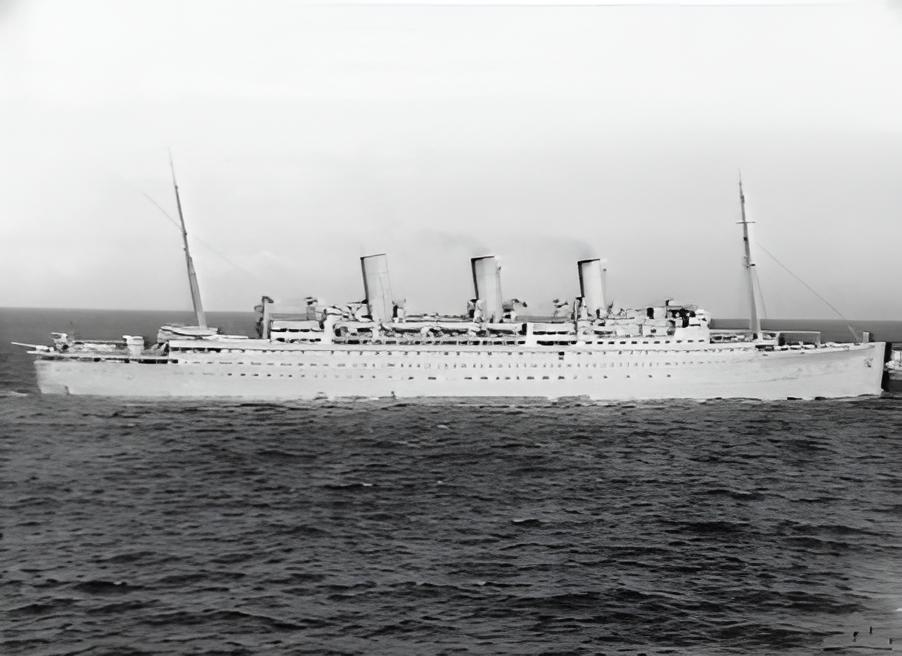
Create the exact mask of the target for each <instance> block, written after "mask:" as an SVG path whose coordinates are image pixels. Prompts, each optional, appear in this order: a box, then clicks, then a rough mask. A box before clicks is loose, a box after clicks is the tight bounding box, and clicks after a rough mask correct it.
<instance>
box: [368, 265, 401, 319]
mask: <svg viewBox="0 0 902 656" xmlns="http://www.w3.org/2000/svg"><path fill="white" fill-rule="evenodd" d="M360 268H361V269H362V271H363V293H364V294H365V295H366V305H367V308H368V309H369V312H370V316H371V317H372V318H373V321H391V319H392V316H393V315H394V309H395V307H394V300H393V298H392V295H391V282H390V281H389V279H388V256H386V255H385V253H380V254H378V255H365V256H364V257H361V258H360Z"/></svg>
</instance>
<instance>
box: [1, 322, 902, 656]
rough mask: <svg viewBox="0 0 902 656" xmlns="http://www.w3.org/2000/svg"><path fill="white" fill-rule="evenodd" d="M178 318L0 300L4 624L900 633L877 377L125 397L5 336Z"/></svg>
mask: <svg viewBox="0 0 902 656" xmlns="http://www.w3.org/2000/svg"><path fill="white" fill-rule="evenodd" d="M180 318H181V319H183V320H189V319H190V317H189V316H184V315H183V316H179V315H177V314H171V313H122V312H118V313H117V312H107V313H102V312H101V313H97V312H89V311H54V310H40V311H38V310H0V530H2V538H0V653H2V654H92V655H94V654H173V655H174V654H639V653H645V654H699V655H708V654H711V655H714V654H812V653H840V654H846V653H848V654H869V653H875V654H876V653H886V652H891V651H902V397H899V396H897V395H896V394H893V393H890V394H886V395H884V396H883V397H882V398H866V399H851V400H841V401H812V402H803V401H793V402H791V401H787V402H780V403H759V402H751V401H711V402H704V403H697V402H679V401H674V402H655V403H622V404H613V405H603V404H592V403H583V402H576V401H571V402H561V403H554V402H547V401H544V402H526V401H518V402H512V401H498V402H493V403H476V402H447V401H445V402H440V403H439V402H432V403H405V402H388V401H385V402H372V401H368V402H347V403H335V402H318V403H306V404H301V403H298V404H259V403H256V404H249V403H236V402H230V403H209V402H204V403H198V402H157V403H135V402H129V401H123V400H111V399H92V398H83V397H82V398H79V397H42V396H40V395H39V394H38V393H37V390H36V389H35V386H34V374H33V370H32V364H31V361H30V358H29V357H28V356H27V355H25V354H24V353H23V351H22V349H18V348H16V347H12V346H10V345H9V343H8V342H9V340H11V339H15V340H18V341H25V342H32V341H35V342H37V341H40V342H44V341H45V340H46V333H47V332H49V331H50V330H67V329H68V330H70V331H71V330H73V329H74V330H75V331H76V332H77V333H78V334H79V335H80V336H83V337H90V336H98V337H117V336H119V335H121V334H123V333H142V332H143V333H144V334H147V335H148V336H149V335H152V334H153V333H155V331H156V327H157V326H158V325H159V324H160V323H163V322H165V321H173V320H177V319H180ZM214 319H215V320H216V322H217V323H219V325H222V326H223V327H225V328H227V329H228V330H230V331H236V332H238V331H243V332H246V331H248V329H250V328H251V327H252V323H253V317H252V315H249V314H244V313H236V314H222V315H214ZM793 327H795V326H793ZM803 327H811V326H808V325H806V326H803ZM820 327H822V328H824V329H825V330H827V331H828V332H829V331H830V330H836V331H837V332H842V331H841V330H840V328H842V326H837V325H835V324H830V325H827V324H824V325H822V326H820ZM866 327H870V328H871V329H872V330H874V331H875V332H876V333H877V337H878V338H879V337H883V338H884V339H895V338H896V336H899V337H902V330H900V327H902V324H897V323H893V324H889V323H887V324H881V325H876V324H875V325H873V326H866ZM842 330H844V329H842ZM881 331H883V334H882V335H881ZM835 338H839V337H835ZM856 632H857V633H856ZM891 640H892V642H891Z"/></svg>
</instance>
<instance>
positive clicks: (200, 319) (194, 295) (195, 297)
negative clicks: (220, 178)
mask: <svg viewBox="0 0 902 656" xmlns="http://www.w3.org/2000/svg"><path fill="white" fill-rule="evenodd" d="M169 168H170V170H171V171H172V186H173V188H174V189H175V204H176V206H177V207H178V210H179V224H180V225H181V229H182V243H183V244H184V246H185V264H186V265H187V267H188V285H189V287H190V288H191V303H192V305H193V306H194V314H195V316H196V317H197V325H198V326H199V327H201V328H206V327H207V315H206V314H205V313H204V304H203V302H202V301H201V298H200V287H199V286H198V284H197V272H196V271H195V270H194V260H192V259H191V250H190V249H189V248H188V231H187V230H186V229H185V217H184V215H183V214H182V199H181V198H180V197H179V185H178V182H176V180H175V165H174V164H173V163H172V155H171V154H170V156H169Z"/></svg>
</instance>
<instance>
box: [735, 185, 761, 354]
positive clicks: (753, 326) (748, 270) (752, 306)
mask: <svg viewBox="0 0 902 656" xmlns="http://www.w3.org/2000/svg"><path fill="white" fill-rule="evenodd" d="M739 208H740V210H741V213H742V214H741V216H742V220H741V221H740V222H739V223H740V224H741V225H742V246H743V248H744V249H745V261H744V264H745V274H746V279H747V282H748V290H749V330H751V331H752V333H754V337H755V339H758V338H759V337H761V319H760V318H759V317H758V304H757V302H756V300H755V263H754V262H753V261H752V247H751V243H750V242H749V221H748V219H746V216H745V193H744V192H743V190H742V177H740V178H739Z"/></svg>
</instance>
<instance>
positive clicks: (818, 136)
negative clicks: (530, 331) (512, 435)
mask: <svg viewBox="0 0 902 656" xmlns="http://www.w3.org/2000/svg"><path fill="white" fill-rule="evenodd" d="M473 4H474V3H472V2H465V3H461V4H457V5H448V4H438V3H434V4H432V5H427V4H426V3H422V2H420V3H417V2H414V1H413V0H408V1H407V2H402V3H395V4H391V5H386V4H381V5H380V4H379V3H377V2H362V3H357V4H355V5H344V6H334V5H332V6H324V5H315V4H310V3H307V4H305V3H298V2H234V1H223V0H218V1H213V0H211V1H208V2H201V1H195V2H175V1H160V0H154V1H153V2H149V1H148V2H128V3H125V2H112V1H110V2H92V1H86V0H81V1H79V2H70V1H59V2H43V1H41V0H36V1H28V2H25V1H22V2H15V1H13V2H10V1H9V0H6V1H4V0H0V119H2V120H0V130H2V138H0V306H34V307H98V308H148V309H156V308H160V309H170V308H171V309H179V308H188V307H190V296H189V293H188V285H187V282H186V279H185V274H184V261H183V259H182V252H181V244H180V238H179V234H178V232H177V230H176V229H175V228H174V227H173V225H172V224H171V223H170V222H169V220H168V219H167V218H166V217H165V216H164V215H163V214H162V213H161V211H160V210H159V209H158V208H157V207H155V206H154V205H153V204H152V203H151V202H150V201H149V200H148V199H147V198H146V197H145V194H147V195H149V196H151V197H152V198H153V199H154V200H155V201H156V202H158V203H159V204H160V205H162V206H163V208H164V209H165V210H166V211H167V212H168V213H169V214H170V215H172V216H176V209H175V201H174V198H173V194H172V189H171V183H170V180H169V170H168V155H167V149H169V148H171V149H172V152H173V155H174V158H175V164H176V170H177V173H178V176H179V183H180V186H181V189H182V194H183V195H182V200H183V205H184V209H185V215H186V219H187V221H188V228H189V235H190V238H191V240H192V247H193V250H194V255H195V260H196V262H197V268H198V274H199V278H200V286H201V291H202V293H203V296H204V300H205V303H206V305H207V307H208V309H250V308H251V307H252V306H253V305H254V303H255V302H256V301H257V299H258V298H259V296H260V295H261V294H264V293H266V294H269V295H271V296H274V297H276V298H283V299H285V298H298V297H302V296H304V295H307V294H317V295H319V296H323V297H325V298H326V299H327V300H329V301H331V302H343V301H351V300H359V299H360V297H361V296H362V294H363V291H362V284H361V281H360V267H359V262H358V259H357V258H358V257H359V256H360V255H363V254H366V253H369V252H382V251H385V252H388V254H389V263H390V269H391V276H392V284H393V288H394V292H395V295H396V296H398V297H406V298H407V299H408V307H410V308H411V309H412V310H413V311H417V310H436V309H437V310H444V311H448V312H451V311H454V312H460V311H463V310H464V308H465V302H466V299H467V298H469V297H470V295H471V293H472V292H471V278H470V274H469V258H470V257H472V256H476V255H483V254H487V253H495V254H497V255H499V256H500V257H501V258H502V263H503V271H502V273H503V290H504V294H505V296H509V297H513V296H516V297H519V298H521V299H525V300H527V301H528V302H529V303H530V304H531V305H532V306H533V307H537V308H539V309H540V310H541V309H544V308H547V307H549V302H550V299H552V298H554V297H556V296H566V297H569V298H572V297H573V296H574V295H575V294H576V293H577V289H578V279H577V274H576V264H575V262H576V260H577V259H579V258H582V257H586V256H601V257H605V258H607V260H608V267H609V282H610V286H611V293H612V295H613V297H614V299H615V301H616V302H617V303H618V305H620V304H622V305H636V306H641V305H645V304H648V303H651V302H660V301H661V300H663V299H664V298H665V297H674V298H677V299H678V300H681V301H685V302H696V303H698V304H700V305H702V306H704V307H706V308H708V309H709V310H710V311H711V312H712V313H713V314H714V315H715V316H721V317H728V316H743V315H744V313H745V312H746V308H745V294H744V292H743V287H742V281H743V278H742V269H741V253H742V251H741V241H740V239H739V235H740V233H739V227H738V226H737V225H736V223H735V221H736V220H737V218H738V214H739V207H738V196H737V190H736V180H737V176H738V171H739V169H741V170H742V175H743V178H744V181H745V186H746V193H747V196H748V201H749V205H748V209H749V214H750V218H752V219H754V220H755V221H757V224H756V226H755V229H756V232H757V238H758V240H759V241H760V243H761V244H762V245H763V246H764V247H765V248H766V249H767V250H768V251H769V252H770V253H772V254H773V255H775V256H776V257H777V258H779V260H780V261H781V262H782V263H783V264H784V265H786V266H787V267H789V269H791V270H792V271H793V272H794V273H795V274H796V275H798V276H800V277H801V278H803V279H804V280H806V281H807V282H808V283H809V284H810V285H811V286H813V287H814V288H815V289H817V290H818V291H819V292H820V293H821V294H823V295H824V296H825V297H826V298H828V299H829V300H830V301H831V302H832V303H833V304H834V305H836V306H837V307H838V308H839V309H840V310H842V311H843V312H844V313H845V314H847V315H848V316H850V317H855V318H873V319H902V285H900V283H902V273H900V254H902V9H900V7H899V5H893V4H892V3H887V2H882V1H875V2H865V3H844V2H836V3H830V4H823V3H820V4H819V3H811V2H799V3H791V2H790V3H788V4H787V3H782V4H774V3H766V2H760V3H755V2H752V3H745V4H744V5H742V6H739V5H729V4H723V3H720V4H717V3H712V2H702V3H697V4H695V5H692V6H679V5H677V4H675V3H674V4H672V5H671V4H669V3H667V2H658V3H655V4H653V5H644V6H640V5H638V4H634V3H629V2H627V3H625V5H624V3H621V5H619V6H578V5H579V3H575V4H576V6H574V3H570V4H569V5H568V6H547V5H546V6H539V3H532V4H530V5H527V6H524V5H519V6H518V5H514V4H513V3H506V2H502V3H497V4H495V5H493V6H490V7H488V6H485V7H478V6H472V5H473ZM468 5H469V6H468ZM758 259H759V266H760V276H761V281H762V288H763V291H764V295H765V299H766V308H767V314H768V316H771V317H831V316H833V315H832V313H831V311H830V310H829V309H828V308H827V307H826V306H824V305H823V304H822V303H821V302H820V301H819V300H818V299H816V298H815V297H814V296H813V295H812V294H811V293H810V292H809V291H807V290H806V289H805V288H804V287H803V286H802V285H800V284H799V283H798V282H797V281H796V280H795V279H793V278H792V277H791V276H789V275H788V274H787V273H786V272H785V271H784V270H783V269H782V268H780V267H779V266H778V265H777V264H776V263H775V262H774V261H773V260H772V259H771V258H770V257H769V256H768V255H766V254H765V253H763V252H759V253H758Z"/></svg>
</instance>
